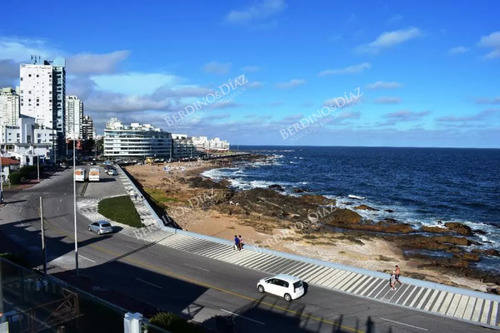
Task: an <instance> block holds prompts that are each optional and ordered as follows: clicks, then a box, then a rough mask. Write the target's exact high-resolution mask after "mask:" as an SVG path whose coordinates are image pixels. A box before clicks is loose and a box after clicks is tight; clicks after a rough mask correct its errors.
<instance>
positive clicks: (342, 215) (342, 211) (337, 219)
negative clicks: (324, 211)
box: [327, 208, 362, 226]
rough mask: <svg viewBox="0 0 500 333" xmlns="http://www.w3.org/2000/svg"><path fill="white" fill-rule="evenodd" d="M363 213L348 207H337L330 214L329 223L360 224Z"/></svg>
mask: <svg viewBox="0 0 500 333" xmlns="http://www.w3.org/2000/svg"><path fill="white" fill-rule="evenodd" d="M361 219H362V218H361V215H359V214H358V213H356V212H353V211H352V210H350V209H346V208H337V209H336V210H335V211H333V212H332V213H330V215H329V216H328V222H327V224H329V225H333V226H338V225H339V224H358V223H360V222H361Z"/></svg>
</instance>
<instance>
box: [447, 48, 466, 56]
mask: <svg viewBox="0 0 500 333" xmlns="http://www.w3.org/2000/svg"><path fill="white" fill-rule="evenodd" d="M467 51H469V49H468V48H467V47H465V46H457V47H454V48H452V49H449V50H448V54H452V55H454V54H461V53H465V52H467Z"/></svg>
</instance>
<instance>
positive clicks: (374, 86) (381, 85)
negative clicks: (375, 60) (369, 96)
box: [366, 81, 403, 90]
mask: <svg viewBox="0 0 500 333" xmlns="http://www.w3.org/2000/svg"><path fill="white" fill-rule="evenodd" d="M402 86H403V84H402V83H399V82H395V81H393V82H385V81H377V82H375V83H371V84H369V85H367V86H366V88H367V89H369V90H381V89H396V88H400V87H402Z"/></svg>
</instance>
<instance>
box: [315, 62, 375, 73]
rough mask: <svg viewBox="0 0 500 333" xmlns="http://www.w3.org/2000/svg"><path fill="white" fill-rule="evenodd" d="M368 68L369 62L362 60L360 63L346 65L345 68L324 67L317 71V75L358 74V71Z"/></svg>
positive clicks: (369, 66)
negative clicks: (324, 68)
mask: <svg viewBox="0 0 500 333" xmlns="http://www.w3.org/2000/svg"><path fill="white" fill-rule="evenodd" d="M370 68H371V65H370V63H368V62H364V63H362V64H358V65H353V66H348V67H345V68H337V69H326V70H324V71H321V72H319V74H318V76H329V75H342V74H358V73H361V72H363V71H364V70H365V69H370Z"/></svg>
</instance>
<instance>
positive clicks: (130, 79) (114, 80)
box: [91, 72, 182, 95]
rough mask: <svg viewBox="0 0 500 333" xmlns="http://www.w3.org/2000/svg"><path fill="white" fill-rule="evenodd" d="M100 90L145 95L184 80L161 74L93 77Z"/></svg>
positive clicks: (125, 74)
mask: <svg viewBox="0 0 500 333" xmlns="http://www.w3.org/2000/svg"><path fill="white" fill-rule="evenodd" d="M91 78H92V79H93V80H94V82H95V83H96V85H97V88H98V89H99V90H104V91H109V92H115V93H122V94H132V95H143V94H151V93H153V92H154V91H155V90H157V89H159V88H160V87H163V86H169V87H172V86H176V85H178V84H180V83H181V81H182V79H181V78H179V77H177V76H175V75H169V74H161V73H133V72H131V73H124V74H116V75H96V76H92V77H91Z"/></svg>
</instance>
